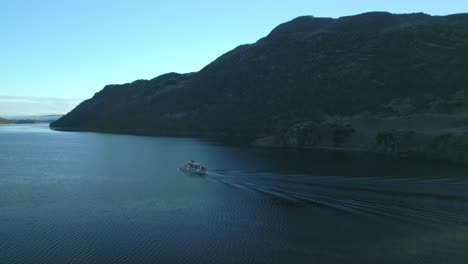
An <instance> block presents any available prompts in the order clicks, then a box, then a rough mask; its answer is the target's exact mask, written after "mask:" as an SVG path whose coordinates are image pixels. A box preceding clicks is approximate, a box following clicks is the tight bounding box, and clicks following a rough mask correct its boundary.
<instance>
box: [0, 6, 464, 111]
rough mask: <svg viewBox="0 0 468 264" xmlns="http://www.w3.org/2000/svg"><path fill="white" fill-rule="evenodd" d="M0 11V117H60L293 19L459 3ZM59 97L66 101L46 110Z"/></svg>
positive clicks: (444, 9) (190, 67) (195, 64)
mask: <svg viewBox="0 0 468 264" xmlns="http://www.w3.org/2000/svg"><path fill="white" fill-rule="evenodd" d="M0 6H1V8H0V34H1V40H2V41H0V58H1V63H0V116H1V115H11V114H15V113H16V114H29V113H31V114H45V113H50V112H53V111H55V112H57V111H58V112H61V113H65V112H67V111H69V110H70V108H71V107H73V106H74V105H76V103H77V102H78V101H79V99H86V98H90V97H91V96H92V95H93V94H94V93H95V92H97V91H99V90H101V89H102V87H103V86H104V85H106V84H109V83H125V82H131V81H133V80H135V79H150V78H153V77H156V76H157V75H160V74H162V73H166V72H181V73H183V72H190V71H197V70H199V69H201V68H202V67H203V66H204V65H206V64H208V63H209V62H211V61H212V60H214V59H215V58H216V57H218V56H219V55H221V54H223V53H224V52H226V51H228V50H230V49H232V48H234V47H235V46H237V45H240V44H244V43H252V42H255V41H256V40H257V39H259V38H261V37H263V36H265V35H266V34H268V33H269V32H270V31H271V30H272V29H273V28H274V27H275V26H276V25H278V24H280V23H283V22H285V21H288V20H291V19H293V18H295V17H297V16H300V15H314V16H319V17H340V16H345V15H354V14H358V13H362V12H367V11H390V12H393V13H411V12H425V13H428V14H432V15H445V14H452V13H462V12H468V0H447V1H442V0H437V1H436V0H391V1H390V0H362V1H360V0H355V1H351V0H326V1H323V0H320V1H315V0H297V1H295V0H289V1H273V0H258V1H256V0H237V1H219V0H218V1H216V0H197V1H193V0H191V1H189V0H186V1H181V0H179V1H177V0H173V1H157V0H153V1H151V0H133V1H131V0H128V1H119V0H79V1H73V0H55V1H54V0H29V1H27V0H11V1H8V0H5V1H0ZM15 98H16V99H17V100H18V103H15V100H16V99H15ZM25 98H26V99H27V100H25ZM41 98H45V99H41ZM60 99H64V100H63V101H64V102H68V104H65V103H62V105H61V106H59V107H58V106H55V108H47V107H46V105H48V106H52V104H54V102H59V101H60ZM75 99H78V100H75ZM34 100H36V103H35V104H32V105H29V106H27V105H25V104H24V101H34ZM41 100H42V101H41ZM21 101H23V104H22V103H20V102H21ZM44 101H47V104H46V103H41V102H44ZM5 102H6V103H5ZM38 102H39V103H38ZM41 105H42V106H41ZM57 107H58V108H57ZM26 112H27V113H26Z"/></svg>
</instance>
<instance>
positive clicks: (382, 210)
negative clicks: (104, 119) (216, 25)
mask: <svg viewBox="0 0 468 264" xmlns="http://www.w3.org/2000/svg"><path fill="white" fill-rule="evenodd" d="M189 159H196V160H199V161H201V162H203V163H204V164H206V165H208V166H209V168H210V172H209V173H208V174H207V175H206V176H202V177H200V176H190V175H187V174H184V173H181V172H179V171H178V170H177V167H178V166H180V164H182V163H183V162H184V161H186V160H189ZM467 190H468V169H467V168H466V167H463V166H455V165H450V164H442V163H439V164H437V163H430V162H426V161H416V160H411V161H405V160H395V159H390V158H385V157H374V156H370V155H366V154H359V153H354V154H352V153H332V152H317V151H309V150H299V151H296V150H279V149H259V148H252V147H242V146H232V145H225V144H222V143H219V142H216V141H207V140H199V139H184V138H157V137H154V138H152V137H136V136H127V135H110V134H96V133H61V132H54V131H50V130H48V129H47V127H46V125H8V126H1V127H0V238H1V240H0V263H68V262H69V263H161V262H162V263H166V262H170V263H285V262H287V263H314V262H317V263H466V259H468V253H467V252H468V250H467V247H466V245H468V192H467Z"/></svg>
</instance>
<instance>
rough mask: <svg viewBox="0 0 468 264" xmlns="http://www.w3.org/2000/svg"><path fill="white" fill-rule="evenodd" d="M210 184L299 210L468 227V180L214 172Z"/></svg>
mask: <svg viewBox="0 0 468 264" xmlns="http://www.w3.org/2000/svg"><path fill="white" fill-rule="evenodd" d="M207 178H208V179H211V180H215V181H218V182H221V183H224V184H227V185H229V186H233V187H237V188H242V189H245V190H251V191H257V192H260V193H263V194H265V195H267V196H269V197H273V198H274V199H280V200H282V201H287V202H290V203H293V204H296V205H299V206H301V205H302V206H305V205H312V206H321V207H327V208H332V209H336V210H339V211H341V212H344V213H350V214H355V215H363V216H366V217H369V216H370V217H378V218H380V219H393V220H397V221H405V222H410V223H415V224H423V225H431V226H432V225H439V224H443V225H445V224H455V225H463V226H466V227H468V193H467V192H466V190H467V189H468V179H466V178H422V177H405V178H381V177H345V176H313V175H297V174H293V175H287V174H286V175H285V174H273V173H265V172H247V171H211V172H210V173H208V175H207Z"/></svg>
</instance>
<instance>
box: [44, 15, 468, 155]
mask: <svg viewBox="0 0 468 264" xmlns="http://www.w3.org/2000/svg"><path fill="white" fill-rule="evenodd" d="M465 92H468V14H459V15H451V16H444V17H432V16H429V15H425V14H408V15H394V14H389V13H366V14H361V15H357V16H350V17H342V18H339V19H332V18H314V17H299V18H296V19H294V20H292V21H290V22H287V23H284V24H281V25H279V26H278V27H276V28H275V29H274V30H273V31H272V32H271V33H270V34H269V35H268V36H266V37H265V38H262V39H260V40H258V41H257V42H256V43H254V44H251V45H242V46H239V47H237V48H235V49H234V50H232V51H229V52H227V53H226V54H224V55H222V56H221V57H219V58H218V59H216V60H215V61H214V62H212V63H211V64H209V65H207V66H206V67H205V68H203V69H202V70H200V71H199V72H196V73H189V74H176V73H170V74H165V75H162V76H159V77H157V78H154V79H152V80H138V81H135V82H133V83H129V84H123V85H108V86H106V87H105V88H104V89H103V90H102V91H100V92H98V93H96V94H95V96H94V97H93V98H91V99H89V100H87V101H85V102H83V103H82V104H80V105H79V106H78V107H77V108H75V109H74V110H73V111H71V112H70V113H68V114H67V115H66V116H64V117H62V118H61V119H59V120H58V121H56V122H54V123H52V124H51V127H52V128H54V129H62V130H99V131H107V132H118V133H119V132H120V133H137V134H164V135H195V136H204V135H213V136H247V137H251V138H262V139H263V140H260V141H257V143H258V142H260V143H259V144H263V145H278V146H295V147H317V146H318V147H327V146H328V147H337V148H355V149H365V150H371V149H372V150H378V151H387V149H388V146H387V145H386V144H393V143H388V142H391V139H388V138H386V137H385V133H390V132H388V131H394V130H398V131H400V130H404V131H414V133H415V134H417V135H420V134H421V135H422V134H424V135H426V134H428V135H430V137H438V136H441V135H445V134H447V133H450V134H451V135H452V136H454V137H458V136H459V135H462V134H463V132H464V131H463V130H464V126H466V122H465V121H464V120H463V118H464V117H463V116H464V114H463V113H468V111H467V108H466V105H467V104H466V103H467V100H466V98H467V97H466V96H465ZM467 94H468V93H467ZM420 115H426V117H425V118H426V121H427V123H422V124H421V127H420V128H412V124H411V123H410V122H406V121H408V120H412V119H414V120H419V119H418V116H420ZM441 115H444V117H441ZM429 116H431V117H429ZM447 118H448V119H451V118H455V119H456V120H454V121H453V122H452V123H448V122H445V121H443V120H445V119H447ZM467 119H468V118H467ZM405 120H406V121H405ZM441 120H442V121H441ZM413 123H414V122H413ZM416 123H417V122H416ZM447 130H450V131H449V132H447ZM452 130H453V131H452ZM467 131H468V130H467ZM392 133H393V132H392ZM416 138H418V136H416ZM451 140H452V139H450V140H448V142H451ZM457 140H458V139H457ZM460 140H461V139H460ZM399 142H400V141H399ZM402 142H405V141H402ZM421 144H423V143H421ZM424 144H427V143H424ZM431 144H432V143H431ZM434 144H435V143H434ZM449 145H450V143H447V144H446V146H447V147H446V148H450V147H448V146H449ZM390 149H391V147H390ZM399 149H401V148H399ZM421 149H423V148H421ZM390 152H399V150H392V151H390Z"/></svg>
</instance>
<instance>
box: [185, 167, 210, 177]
mask: <svg viewBox="0 0 468 264" xmlns="http://www.w3.org/2000/svg"><path fill="white" fill-rule="evenodd" d="M179 170H180V171H181V172H185V173H190V174H195V175H199V176H203V175H206V171H201V170H191V169H187V168H185V167H180V168H179Z"/></svg>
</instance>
